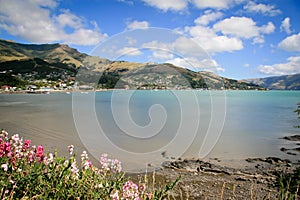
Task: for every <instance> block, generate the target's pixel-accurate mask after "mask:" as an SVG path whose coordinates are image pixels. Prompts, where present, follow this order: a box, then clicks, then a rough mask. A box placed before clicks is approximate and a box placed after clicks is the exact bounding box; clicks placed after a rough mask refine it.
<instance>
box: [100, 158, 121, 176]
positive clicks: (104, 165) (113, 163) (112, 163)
mask: <svg viewBox="0 0 300 200" xmlns="http://www.w3.org/2000/svg"><path fill="white" fill-rule="evenodd" d="M99 162H100V166H101V167H100V168H101V170H103V171H107V172H109V171H110V172H112V173H119V172H121V171H122V165H121V162H120V161H119V160H117V159H110V158H108V157H107V154H102V155H101V156H100V160H99Z"/></svg>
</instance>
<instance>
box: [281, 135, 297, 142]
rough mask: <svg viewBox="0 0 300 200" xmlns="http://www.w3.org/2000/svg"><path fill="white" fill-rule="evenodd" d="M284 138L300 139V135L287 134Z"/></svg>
mask: <svg viewBox="0 0 300 200" xmlns="http://www.w3.org/2000/svg"><path fill="white" fill-rule="evenodd" d="M283 139H285V140H290V141H300V135H292V136H285V137H283Z"/></svg>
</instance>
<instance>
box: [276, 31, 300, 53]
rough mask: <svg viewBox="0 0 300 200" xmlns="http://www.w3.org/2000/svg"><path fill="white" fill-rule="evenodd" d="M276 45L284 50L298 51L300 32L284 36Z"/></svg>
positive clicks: (299, 49)
mask: <svg viewBox="0 0 300 200" xmlns="http://www.w3.org/2000/svg"><path fill="white" fill-rule="evenodd" d="M278 47H279V48H281V49H283V50H286V51H297V52H300V33H298V34H294V35H291V36H289V37H287V38H285V39H284V40H282V41H281V42H280V43H279V45H278Z"/></svg>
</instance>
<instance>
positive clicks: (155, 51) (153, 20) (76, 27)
mask: <svg viewBox="0 0 300 200" xmlns="http://www.w3.org/2000/svg"><path fill="white" fill-rule="evenodd" d="M299 19H300V1H299V0H273V1H270V0H260V1H258V0H0V38H1V39H5V40H13V41H16V42H20V43H36V44H43V43H50V44H51V43H63V44H68V45H69V46H70V47H73V48H76V49H77V50H78V51H80V52H83V53H87V54H90V55H97V56H100V57H108V58H110V59H111V58H115V59H116V60H117V59H119V58H122V60H126V61H138V62H158V63H163V62H168V63H172V64H175V65H179V66H182V67H186V68H190V69H191V70H193V71H201V70H207V71H214V72H216V73H218V74H220V75H222V76H225V77H229V78H234V79H245V78H258V77H267V76H275V75H285V74H295V73H300V21H299ZM140 38H143V39H140ZM122 39H124V41H125V42H123V43H122V45H121V46H118V45H114V44H116V41H118V40H122ZM101 45H102V46H101ZM99 46H100V47H99ZM103 47H105V48H103ZM97 48H98V49H97ZM99 48H101V51H100V50H99ZM200 49H202V50H203V51H201V50H200ZM105 51H106V52H105ZM108 51H109V52H110V53H115V57H110V56H109V55H108ZM95 52H96V53H95ZM203 52H205V56H203ZM120 55H122V56H120Z"/></svg>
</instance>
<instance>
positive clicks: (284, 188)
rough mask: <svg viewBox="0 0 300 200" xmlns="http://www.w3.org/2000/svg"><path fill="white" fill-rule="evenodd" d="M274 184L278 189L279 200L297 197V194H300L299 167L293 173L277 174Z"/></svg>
mask: <svg viewBox="0 0 300 200" xmlns="http://www.w3.org/2000/svg"><path fill="white" fill-rule="evenodd" d="M276 184H277V186H278V187H279V189H280V196H279V199H280V200H284V199H285V200H287V199H288V200H290V199H297V195H299V194H300V192H299V186H300V168H297V169H296V170H295V171H294V172H293V173H286V174H277V181H276Z"/></svg>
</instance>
